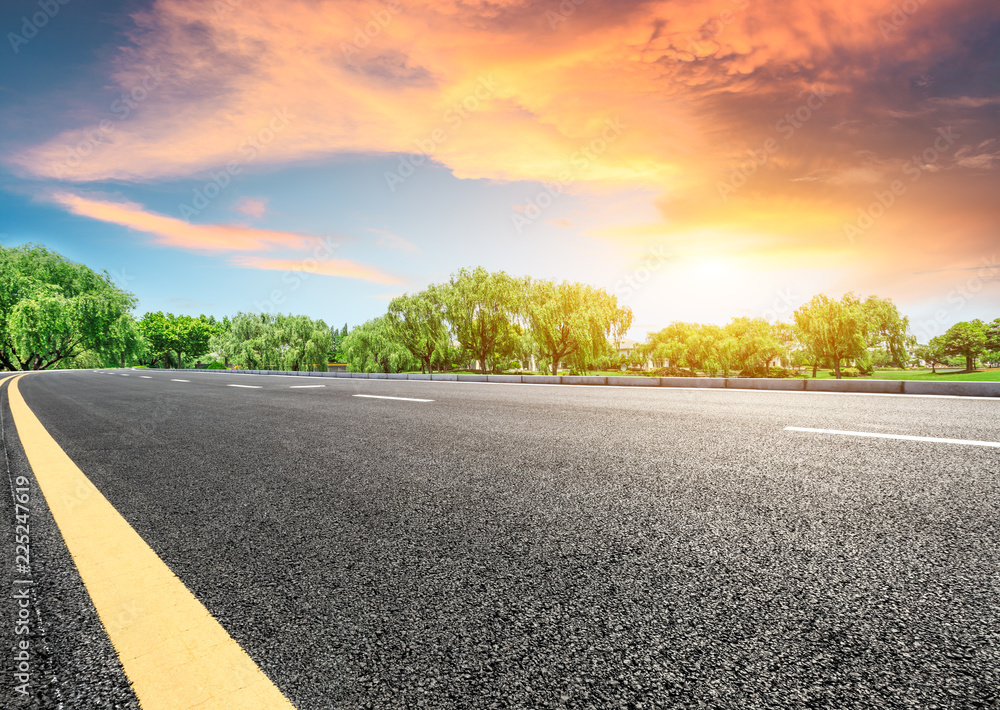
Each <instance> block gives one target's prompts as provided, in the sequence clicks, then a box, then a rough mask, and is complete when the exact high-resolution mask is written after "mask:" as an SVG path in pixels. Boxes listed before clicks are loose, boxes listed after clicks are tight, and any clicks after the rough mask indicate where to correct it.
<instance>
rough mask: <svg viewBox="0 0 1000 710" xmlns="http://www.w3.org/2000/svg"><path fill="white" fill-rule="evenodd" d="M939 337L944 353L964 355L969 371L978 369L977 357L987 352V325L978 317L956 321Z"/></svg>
mask: <svg viewBox="0 0 1000 710" xmlns="http://www.w3.org/2000/svg"><path fill="white" fill-rule="evenodd" d="M939 337H940V338H941V348H942V351H943V352H944V354H945V355H957V356H959V357H964V358H965V369H966V370H967V371H968V372H972V371H973V370H975V369H976V358H977V357H979V356H980V355H982V354H983V353H984V352H986V342H987V331H986V326H985V325H984V324H983V322H982V321H981V320H979V319H978V318H977V319H976V320H972V321H964V322H962V323H956V324H955V325H953V326H952V327H950V328H949V329H948V330H947V331H946V332H945V333H944V335H941V336H939Z"/></svg>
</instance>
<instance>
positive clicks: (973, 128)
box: [0, 0, 1000, 342]
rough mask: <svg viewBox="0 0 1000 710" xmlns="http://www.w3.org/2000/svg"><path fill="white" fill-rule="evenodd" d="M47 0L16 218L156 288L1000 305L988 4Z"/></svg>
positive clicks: (997, 98) (332, 296) (32, 20)
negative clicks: (94, 3)
mask: <svg viewBox="0 0 1000 710" xmlns="http://www.w3.org/2000/svg"><path fill="white" fill-rule="evenodd" d="M46 7H48V5H46V4H45V3H39V2H37V0H35V1H34V2H16V3H10V4H9V5H8V6H7V7H5V9H4V10H3V12H2V15H0V17H2V22H0V28H3V29H4V37H5V42H4V44H5V46H4V47H3V49H2V50H0V53H2V54H3V56H4V60H3V61H4V64H5V66H6V67H8V71H6V72H5V78H4V79H3V81H2V83H0V88H2V89H3V91H0V118H2V120H3V123H4V125H5V127H6V128H7V130H6V131H5V135H4V138H3V139H2V141H3V148H2V155H3V160H2V161H0V188H2V189H0V209H2V210H3V211H4V213H5V214H6V215H7V217H8V219H7V221H6V224H5V225H4V227H2V229H3V232H2V233H0V243H3V244H4V245H5V246H16V245H19V244H24V243H41V244H43V245H45V246H46V247H48V248H50V249H53V250H55V251H58V252H60V253H62V254H64V255H65V256H67V257H68V258H71V259H73V260H74V261H78V262H81V263H84V264H86V265H87V266H89V267H91V268H94V269H96V270H106V271H107V272H108V273H109V274H111V276H112V278H113V279H114V280H115V281H116V283H117V284H118V285H119V286H121V287H123V288H125V289H127V290H129V291H131V292H133V293H134V294H135V295H136V296H137V298H138V300H139V303H138V306H137V308H136V310H137V312H139V313H142V312H145V311H169V312H174V313H189V314H198V313H204V314H206V315H213V316H215V317H218V318H221V317H223V316H225V315H234V314H235V313H236V312H237V311H249V312H254V311H270V312H276V311H280V312H291V313H301V314H304V315H308V316H310V317H313V318H323V320H325V321H326V322H327V323H328V324H329V325H331V326H334V325H336V326H339V325H340V324H342V323H344V322H347V323H349V324H350V325H352V326H353V325H358V324H360V323H362V322H364V321H366V320H368V319H370V318H373V317H376V316H378V315H380V314H382V313H383V312H384V311H385V309H386V306H387V305H388V302H389V299H390V298H391V297H392V296H394V295H397V294H402V293H404V292H414V291H419V290H421V289H423V288H424V287H425V286H426V285H428V284H430V283H440V282H442V281H445V280H447V278H448V276H449V275H450V274H451V273H453V272H454V271H456V270H457V269H459V268H461V267H472V266H478V265H482V266H483V267H485V268H486V269H488V270H491V271H498V270H504V271H506V272H508V273H510V274H512V275H518V276H532V277H536V278H549V279H556V280H560V281H561V280H569V281H581V282H585V283H589V284H592V285H594V286H598V287H600V288H604V289H605V290H607V291H608V292H609V293H611V294H614V295H616V296H617V297H618V300H619V303H621V304H622V305H627V306H629V307H630V308H632V310H633V311H634V313H635V323H634V325H633V328H632V330H631V331H630V332H629V334H628V337H630V338H632V339H635V340H641V339H642V338H643V337H644V336H645V334H646V333H648V332H651V331H655V330H657V329H659V328H662V327H664V326H666V325H667V324H668V323H670V322H673V321H693V322H703V323H717V324H722V323H725V322H727V321H728V320H730V319H731V318H734V317H740V316H750V317H768V318H770V319H774V320H780V321H788V320H789V319H790V318H791V315H792V312H793V311H794V310H795V308H796V307H797V306H799V305H801V304H803V303H805V302H806V301H808V300H809V298H811V297H812V296H813V295H814V294H816V293H820V292H822V293H827V294H829V295H831V296H834V297H839V296H840V295H841V294H843V293H845V292H847V291H854V292H856V293H857V294H859V295H860V296H863V297H864V296H868V295H878V296H880V297H887V298H891V299H892V300H893V301H895V303H896V304H897V305H898V306H899V309H900V311H901V312H902V313H903V314H904V315H906V316H909V317H910V323H911V332H913V333H914V334H915V335H917V336H918V338H919V339H920V341H921V342H926V341H927V340H928V339H929V338H930V337H931V336H933V335H937V334H940V333H943V332H944V331H945V330H946V329H947V328H948V327H949V326H950V325H952V324H953V323H956V322H960V321H967V320H971V319H974V318H981V319H982V320H984V321H991V320H993V319H994V318H996V317H998V316H1000V313H997V312H996V311H995V305H996V302H997V301H996V299H997V296H998V290H997V278H996V277H997V273H998V272H1000V261H998V255H997V253H996V245H997V236H1000V210H997V209H996V207H995V204H994V200H995V195H996V194H997V191H998V188H1000V180H998V171H1000V139H998V138H997V128H998V126H1000V121H998V118H1000V117H998V110H1000V71H998V69H1000V42H998V41H997V39H998V38H1000V7H997V6H996V5H994V4H991V3H989V2H986V1H984V0H956V1H955V2H945V3H926V2H919V1H918V0H913V1H912V2H910V3H902V4H898V3H897V4H892V3H886V2H874V1H868V2H861V3H852V4H851V5H850V6H844V5H843V4H839V3H834V2H832V1H829V0H824V1H823V2H819V3H804V2H798V3H792V4H782V3H780V2H777V0H767V1H765V2H754V3H753V4H751V3H750V2H747V1H746V0H725V1H722V2H714V1H713V2H694V3H691V4H689V5H687V6H685V7H677V6H674V5H670V4H667V3H644V2H629V3H620V2H600V1H598V0H586V1H579V2H578V1H576V0H563V2H561V3H560V2H535V1H532V0H523V1H520V0H505V1H504V2H498V3H472V4H470V3H430V2H406V3H402V2H393V1H391V0H390V2H359V3H355V4H352V5H350V6H348V7H344V6H343V5H342V4H339V3H333V2H306V1H305V0H302V1H300V2H299V1H297V2H289V3H283V4H282V5H281V7H280V8H278V7H275V6H273V5H268V4H266V3H263V2H251V1H249V0H242V1H239V0H231V1H224V2H219V3H214V4H205V3H200V4H199V3H192V2H188V1H186V0H156V1H147V0H144V1H138V0H134V1H133V0H118V1H116V2H111V3H107V4H104V5H102V7H101V9H100V10H97V11H95V10H94V9H93V8H88V7H86V6H85V5H84V4H83V3H68V4H66V5H62V4H59V3H55V4H54V5H52V7H53V8H55V10H54V11H51V8H50V9H49V10H46V9H45V8H46ZM40 13H41V14H40ZM42 18H44V21H42ZM313 266H315V267H316V268H317V269H318V271H319V272H322V273H302V272H300V271H296V269H298V268H304V267H308V268H312V267H313ZM276 292H278V293H279V294H280V295H281V297H282V300H281V302H280V303H277V302H275V301H276V299H274V298H273V295H274V294H275V293H276Z"/></svg>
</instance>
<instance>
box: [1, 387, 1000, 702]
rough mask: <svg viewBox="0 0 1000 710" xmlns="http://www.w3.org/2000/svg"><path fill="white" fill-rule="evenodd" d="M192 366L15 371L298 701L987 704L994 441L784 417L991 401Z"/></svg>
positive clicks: (996, 671) (997, 680)
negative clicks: (175, 375)
mask: <svg viewBox="0 0 1000 710" xmlns="http://www.w3.org/2000/svg"><path fill="white" fill-rule="evenodd" d="M187 379H191V382H189V383H179V382H171V381H170V374H169V373H156V376H154V377H153V378H152V379H148V380H147V379H139V378H137V377H134V376H133V377H129V378H125V377H120V376H117V375H111V374H103V373H93V372H89V371H88V372H81V373H71V374H59V375H55V374H53V375H46V374H43V375H33V376H30V377H28V378H25V379H23V380H22V381H21V391H22V392H23V393H24V396H25V398H26V400H27V402H28V404H29V405H30V406H31V407H32V409H33V410H34V412H35V413H36V414H37V415H38V417H39V418H40V419H41V421H42V423H43V424H44V425H45V426H46V428H47V429H48V430H49V432H50V433H51V434H52V435H53V436H54V437H55V439H56V440H57V441H58V442H59V443H60V444H61V445H62V446H63V448H64V449H65V450H66V452H67V453H68V454H69V455H70V456H71V458H73V460H74V461H75V462H76V463H77V464H78V465H79V466H80V467H81V468H82V469H83V471H84V472H85V473H86V474H87V475H88V476H89V477H90V478H91V480H93V481H94V483H95V484H96V485H97V486H98V488H100V489H101V491H102V492H103V493H104V494H105V495H106V496H107V497H108V499H109V500H110V501H111V503H112V504H113V505H114V506H115V507H116V508H117V509H118V510H119V511H120V512H121V513H122V514H123V515H124V516H125V518H126V519H127V520H128V521H129V522H130V523H131V524H132V525H133V527H135V529H136V530H137V531H138V532H139V534H140V535H142V537H143V538H144V539H145V540H146V541H147V542H148V543H149V544H150V545H151V546H152V548H153V549H154V550H156V552H157V553H158V554H159V555H160V557H161V558H162V559H163V560H164V561H165V562H166V563H167V564H168V565H169V566H170V568H171V569H172V570H173V571H174V572H175V573H176V574H178V576H179V577H180V578H181V579H182V580H183V581H184V582H185V583H186V584H187V586H188V587H189V588H190V589H191V590H192V592H194V593H195V595H196V596H197V597H198V598H199V599H200V600H202V602H204V603H205V605H206V606H207V607H208V609H209V610H210V611H211V612H212V613H213V614H214V615H215V617H216V618H217V619H219V621H220V622H221V623H222V624H223V626H224V627H225V628H226V629H227V630H228V631H229V633H230V634H231V635H232V636H233V638H234V639H236V641H237V642H239V643H240V644H241V645H242V646H243V648H245V649H246V650H247V652H248V653H249V654H250V655H251V657H252V658H253V659H254V660H255V661H256V662H257V663H258V665H259V666H260V667H261V669H262V670H263V671H264V672H265V673H266V674H267V675H268V676H269V677H270V678H272V680H274V682H275V683H276V684H277V685H278V687H279V688H281V690H282V691H283V692H284V693H285V694H286V695H287V696H288V697H289V699H291V700H292V702H293V703H295V704H296V705H297V706H298V707H300V708H304V709H305V708H411V707H428V708H584V707H600V708H831V709H834V708H836V709H837V710H841V709H847V708H859V709H860V708H866V709H867V708H996V707H998V706H1000V694H998V688H1000V602H998V598H1000V597H998V592H1000V589H998V587H1000V581H998V579H1000V578H998V572H997V560H998V559H1000V549H998V548H1000V528H998V525H997V522H998V517H1000V513H998V505H997V503H998V501H1000V496H998V493H1000V490H998V487H1000V483H998V478H997V473H998V471H1000V458H998V453H997V450H996V449H985V448H976V447H965V446H953V445H942V444H931V443H926V442H910V441H894V440H874V439H861V438H854V437H835V436H828V435H815V434H806V433H799V432H786V431H783V428H784V427H785V426H804V427H816V428H826V429H847V430H854V431H872V432H882V433H899V434H912V435H919V436H942V437H954V438H964V439H979V440H987V441H1000V425H998V423H997V422H998V421H1000V420H998V417H997V414H998V412H1000V409H998V407H1000V402H996V401H992V400H982V399H936V398H913V397H872V396H859V395H835V394H806V393H795V392H787V393H786V392H773V393H772V392H743V391H725V390H723V391H711V390H710V391H704V390H702V391H692V390H679V389H668V388H663V389H639V388H636V389H628V388H620V389H619V388H587V387H567V386H561V387H541V386H530V385H526V386H521V385H494V384H465V383H451V382H413V381H385V380H326V379H324V380H323V381H322V384H325V385H327V387H325V388H321V389H290V386H291V385H295V384H303V382H302V381H301V379H300V380H299V381H297V382H296V381H295V380H293V379H291V378H280V377H253V376H247V375H242V376H226V375H213V376H206V375H194V376H191V377H190V378H187ZM233 382H236V383H239V384H255V385H262V386H263V387H262V389H243V388H231V387H228V386H227V384H230V383H233ZM308 383H309V384H314V383H315V381H312V380H310V381H309V382H308ZM352 394H377V395H390V396H396V397H411V398H426V399H433V400H434V401H433V402H406V401H395V400H380V399H370V398H357V397H352V396H351V395H352ZM8 438H9V437H8ZM33 515H34V513H33ZM50 528H51V524H50ZM59 542H60V544H61V540H60V541H59ZM52 548H53V552H52V553H50V554H51V555H52V557H51V562H47V563H46V566H45V567H44V568H43V569H40V570H39V571H38V573H37V574H38V576H39V577H43V576H44V577H46V578H49V577H52V578H54V579H51V580H48V581H46V582H45V583H46V584H48V585H51V588H52V589H53V590H56V591H54V592H53V593H54V594H55V593H58V594H60V595H62V596H58V597H57V598H56V600H53V601H52V603H51V609H49V608H45V609H44V611H43V613H44V614H52V615H53V618H55V617H56V616H57V615H59V614H63V615H65V616H66V617H67V619H68V621H66V623H67V624H73V623H76V624H78V625H79V629H78V630H73V631H67V632H66V633H65V635H64V636H63V637H62V638H61V639H60V640H59V643H58V644H57V646H58V647H60V648H62V644H66V645H67V647H66V648H64V649H63V651H64V652H63V653H62V654H57V656H58V658H57V659H56V660H57V661H58V663H59V665H60V668H61V666H62V664H64V663H68V664H70V666H68V668H73V666H72V663H73V662H74V658H75V655H76V654H81V655H83V654H84V651H83V650H81V649H80V648H78V647H74V646H73V643H74V641H76V642H77V644H78V646H82V647H84V648H86V647H87V646H88V645H95V646H96V645H99V644H101V643H104V644H106V640H105V639H103V637H101V634H99V633H97V631H96V630H95V629H94V628H93V625H92V624H90V622H89V621H88V619H90V618H91V617H92V615H93V610H92V609H89V610H87V609H86V608H85V605H84V604H82V602H81V600H80V596H79V591H80V590H79V579H78V578H74V576H73V575H74V574H75V571H74V570H73V569H72V566H71V565H67V563H66V561H65V560H63V561H62V563H61V565H62V566H59V565H60V563H59V562H58V561H57V559H56V558H57V557H58V555H57V554H56V553H55V545H54V543H53V544H52ZM61 554H62V555H63V556H64V557H65V555H66V553H65V548H62V550H61ZM50 565H51V566H50ZM71 573H72V574H71ZM40 582H41V580H40ZM74 585H76V587H74ZM59 590H62V591H59ZM74 595H76V596H74ZM64 599H72V600H73V601H71V602H67V601H59V600H64ZM87 613H89V614H90V615H91V617H87ZM74 619H75V620H76V621H74ZM59 623H62V622H61V621H60V622H56V621H53V624H56V625H58V624H59ZM67 628H69V627H67ZM53 641H54V639H53V638H52V637H50V638H49V643H50V645H52V644H53ZM106 650H107V649H106V648H102V650H101V651H100V652H98V653H96V654H95V655H94V656H93V657H99V658H106ZM102 654H103V655H102ZM102 663H104V661H102ZM103 668H104V666H93V667H90V666H88V665H87V663H83V667H81V668H79V670H65V669H57V673H71V674H72V675H71V676H67V677H72V678H73V679H75V681H76V682H77V683H78V686H79V687H78V688H76V689H74V690H63V692H64V693H72V692H76V693H77V696H76V697H81V698H82V697H88V694H89V693H91V692H92V687H91V686H95V687H97V688H98V689H100V688H105V687H106V686H105V685H104V684H105V683H107V682H108V679H109V678H110V677H111V675H113V674H110V675H108V674H107V673H106V672H104V671H103ZM119 672H120V671H119ZM60 677H61V676H60ZM123 697H124V696H123ZM121 702H122V703H126V702H129V701H128V700H127V699H123V700H122V701H121ZM79 706H81V707H85V706H86V705H82V704H81V705H79ZM122 706H123V707H127V705H124V704H123V705H122ZM67 707H75V706H74V705H72V704H69V703H67Z"/></svg>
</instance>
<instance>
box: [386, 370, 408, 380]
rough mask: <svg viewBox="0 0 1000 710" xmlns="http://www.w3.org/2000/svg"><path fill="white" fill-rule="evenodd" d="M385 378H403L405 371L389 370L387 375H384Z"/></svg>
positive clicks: (404, 377)
mask: <svg viewBox="0 0 1000 710" xmlns="http://www.w3.org/2000/svg"><path fill="white" fill-rule="evenodd" d="M386 379H389V380H405V379H406V373H405V372H390V373H389V374H388V375H386Z"/></svg>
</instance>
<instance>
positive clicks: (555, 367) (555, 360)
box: [552, 357, 559, 377]
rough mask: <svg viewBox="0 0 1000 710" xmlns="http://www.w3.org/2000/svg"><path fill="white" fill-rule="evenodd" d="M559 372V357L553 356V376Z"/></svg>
mask: <svg viewBox="0 0 1000 710" xmlns="http://www.w3.org/2000/svg"><path fill="white" fill-rule="evenodd" d="M558 374H559V358H557V357H554V358H552V376H553V377H555V376H557V375H558Z"/></svg>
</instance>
